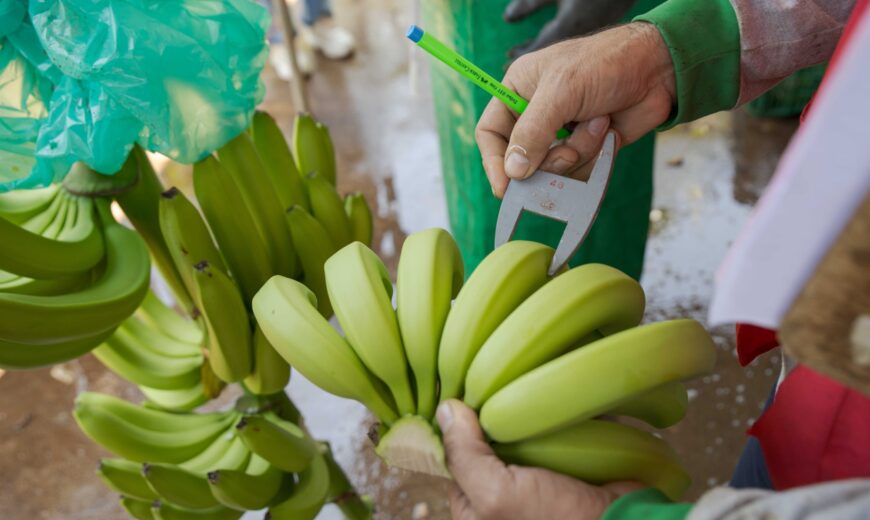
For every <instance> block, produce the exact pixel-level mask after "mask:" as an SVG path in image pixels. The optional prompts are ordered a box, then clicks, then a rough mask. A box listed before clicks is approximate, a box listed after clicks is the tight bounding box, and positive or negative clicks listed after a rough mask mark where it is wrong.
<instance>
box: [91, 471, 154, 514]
mask: <svg viewBox="0 0 870 520" xmlns="http://www.w3.org/2000/svg"><path fill="white" fill-rule="evenodd" d="M97 475H99V476H100V479H102V481H103V483H105V484H106V487H108V488H109V489H111V490H112V491H115V492H116V493H120V494H122V495H126V496H128V497H132V498H137V499H139V500H149V501H150V500H156V499H157V494H156V493H154V490H152V489H151V488H150V487H149V486H148V482H147V481H146V480H145V477H143V476H142V466H141V465H140V464H137V463H135V462H130V461H129V460H124V459H101V460H100V465H99V467H98V468H97ZM148 514H151V513H150V511H149V513H148Z"/></svg>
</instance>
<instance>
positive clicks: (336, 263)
mask: <svg viewBox="0 0 870 520" xmlns="http://www.w3.org/2000/svg"><path fill="white" fill-rule="evenodd" d="M324 271H325V273H326V288H327V290H328V291H329V300H330V301H331V302H332V308H333V309H334V310H335V315H336V317H337V318H338V321H339V323H340V324H341V328H342V329H343V330H344V333H345V335H346V337H347V340H348V342H349V343H350V345H351V347H353V349H354V351H355V352H356V353H357V354H358V355H359V357H360V359H362V361H363V363H364V364H365V366H366V367H367V368H368V369H369V370H371V371H372V373H374V374H375V376H377V377H378V378H379V379H380V380H381V381H383V382H384V383H386V384H387V386H389V387H390V391H391V392H392V394H393V397H394V398H395V400H396V404H397V406H398V408H399V413H400V414H401V415H405V414H413V413H414V412H415V411H416V405H415V404H414V392H413V390H412V389H411V384H410V381H409V379H408V365H407V362H406V361H405V352H404V349H403V348H402V338H401V334H400V333H399V323H398V320H397V319H396V313H395V311H394V310H393V305H392V303H391V302H390V298H391V296H392V292H393V284H392V282H391V281H390V275H389V273H388V272H387V268H386V267H385V266H384V263H383V262H382V261H381V259H380V258H378V257H377V255H375V253H374V252H373V251H372V250H371V249H369V248H368V247H366V246H364V245H363V244H361V243H360V242H354V243H352V244H350V245H348V246H345V247H344V248H342V249H341V250H339V251H338V252H337V253H335V254H334V255H332V257H331V258H330V259H329V260H327V261H326V265H325V266H324Z"/></svg>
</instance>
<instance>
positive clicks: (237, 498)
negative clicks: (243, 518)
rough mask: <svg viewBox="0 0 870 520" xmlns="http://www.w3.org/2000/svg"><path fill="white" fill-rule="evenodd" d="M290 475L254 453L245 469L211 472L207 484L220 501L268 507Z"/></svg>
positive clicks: (237, 506) (241, 508)
mask: <svg viewBox="0 0 870 520" xmlns="http://www.w3.org/2000/svg"><path fill="white" fill-rule="evenodd" d="M289 478H291V477H290V475H288V474H286V473H283V472H282V471H281V470H280V469H278V468H276V467H275V466H273V465H272V464H270V463H269V462H268V461H267V460H266V459H264V458H262V457H260V456H258V455H253V456H251V461H250V462H249V463H248V467H247V468H246V469H245V471H238V470H219V471H212V472H210V473H209V474H208V484H209V487H210V488H211V493H212V495H214V497H215V498H216V499H217V500H218V501H219V502H220V503H221V504H223V505H225V506H227V507H230V508H233V509H238V510H239V511H245V510H258V509H263V508H265V507H268V506H269V505H270V504H271V503H272V501H273V500H274V499H275V497H277V496H278V493H279V492H280V491H281V488H282V487H283V486H284V485H285V484H286V482H287V479H289Z"/></svg>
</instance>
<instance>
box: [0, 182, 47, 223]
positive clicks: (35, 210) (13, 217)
mask: <svg viewBox="0 0 870 520" xmlns="http://www.w3.org/2000/svg"><path fill="white" fill-rule="evenodd" d="M59 191H60V190H59V186H58V185H57V184H52V185H50V186H48V187H46V188H37V189H33V190H14V191H9V192H6V193H0V217H3V218H5V219H6V220H8V221H9V222H12V223H13V224H22V223H24V222H26V221H27V220H28V219H30V218H31V217H33V216H36V215H38V214H40V213H42V212H43V211H44V210H45V208H47V207H48V205H49V204H51V202H52V201H53V200H54V198H55V196H57V194H58V192H59Z"/></svg>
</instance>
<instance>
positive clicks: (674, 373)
mask: <svg viewBox="0 0 870 520" xmlns="http://www.w3.org/2000/svg"><path fill="white" fill-rule="evenodd" d="M663 359H665V360H668V362H667V363H662V362H661V360H663ZM715 362H716V349H715V346H714V345H713V341H712V339H710V335H709V334H708V333H707V331H706V330H704V327H703V326H701V324H699V323H698V322H696V321H694V320H673V321H665V322H659V323H654V324H652V325H645V326H642V327H635V328H632V329H628V330H626V331H623V332H619V333H617V334H614V335H612V336H607V337H606V338H604V339H600V340H598V341H596V342H594V343H591V344H589V345H586V346H584V347H583V348H580V349H577V350H575V351H573V352H569V353H568V354H564V355H562V356H561V357H558V358H556V359H554V360H552V361H550V362H548V363H545V364H544V365H541V366H540V367H538V368H536V369H534V370H532V371H531V372H528V373H526V374H524V375H522V376H520V377H519V378H517V379H516V380H515V381H512V382H511V383H509V384H508V385H507V386H505V387H504V388H502V389H501V390H499V391H498V392H496V393H495V395H493V396H492V397H490V398H489V400H488V401H486V403H485V404H484V405H483V408H481V410H480V424H481V426H482V427H483V429H484V431H485V432H486V433H487V435H489V437H490V438H492V439H493V440H495V441H497V442H512V441H516V440H522V439H528V438H530V437H533V436H535V435H540V434H543V433H547V432H552V431H555V430H557V429H559V428H562V427H565V426H567V425H569V424H574V423H577V422H578V421H582V420H584V419H588V418H591V417H595V416H596V415H600V414H602V413H605V412H607V411H608V410H610V409H612V408H613V407H615V406H617V405H619V404H621V403H623V402H625V401H627V400H630V399H631V398H632V397H634V396H637V395H639V394H643V393H645V392H649V391H650V390H653V389H654V388H656V387H659V386H661V385H663V384H665V383H669V382H672V381H680V380H684V379H689V378H692V377H696V376H698V375H701V374H704V373H707V372H709V371H711V370H712V369H713V365H714V364H715Z"/></svg>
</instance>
